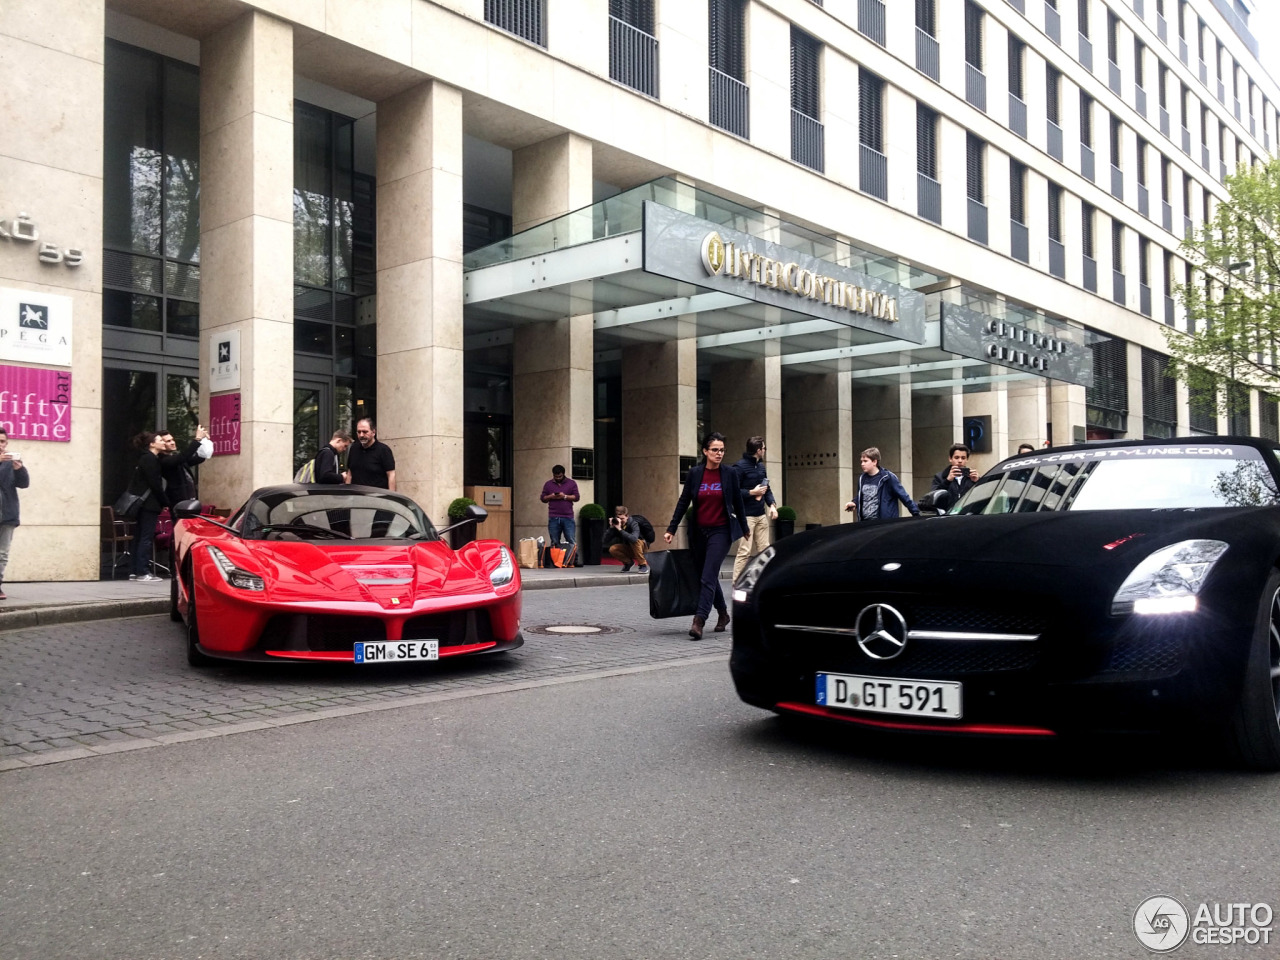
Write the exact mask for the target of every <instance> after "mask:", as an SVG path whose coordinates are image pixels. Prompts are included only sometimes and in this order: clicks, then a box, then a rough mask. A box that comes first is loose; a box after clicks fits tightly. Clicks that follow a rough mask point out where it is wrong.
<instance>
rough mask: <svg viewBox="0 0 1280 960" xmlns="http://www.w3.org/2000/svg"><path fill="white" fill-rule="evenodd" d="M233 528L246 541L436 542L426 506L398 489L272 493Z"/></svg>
mask: <svg viewBox="0 0 1280 960" xmlns="http://www.w3.org/2000/svg"><path fill="white" fill-rule="evenodd" d="M232 526H233V527H234V528H235V529H237V530H239V531H240V534H241V536H243V537H245V538H246V539H248V540H386V539H393V540H438V539H439V535H438V534H437V533H436V531H435V528H434V527H433V526H432V525H431V521H430V520H428V519H427V516H426V514H424V513H423V512H422V509H421V508H420V507H419V506H418V505H417V504H416V503H414V502H413V501H412V500H410V499H408V498H407V497H401V496H397V495H396V494H394V493H384V494H371V493H367V494H366V493H344V492H335V493H316V492H311V491H306V490H302V489H298V490H282V491H273V492H271V493H268V494H264V495H263V496H259V497H257V498H256V499H254V500H251V501H249V503H247V504H246V505H245V508H244V509H243V510H242V511H241V512H240V515H239V516H238V517H236V519H235V521H234V522H233V523H232Z"/></svg>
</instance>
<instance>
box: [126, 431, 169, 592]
mask: <svg viewBox="0 0 1280 960" xmlns="http://www.w3.org/2000/svg"><path fill="white" fill-rule="evenodd" d="M160 437H161V435H160V434H158V433H153V432H152V431H150V430H143V431H142V432H141V433H140V434H138V435H137V436H136V437H134V438H133V445H134V446H135V447H136V448H137V449H139V450H141V451H142V456H141V457H140V458H139V459H138V469H137V471H136V472H135V473H134V475H133V481H132V482H131V483H130V484H129V491H130V492H131V493H136V494H138V495H140V496H142V497H143V498H144V499H143V501H142V507H141V509H140V510H139V511H138V544H137V550H135V551H134V554H133V572H132V573H131V574H129V579H130V580H139V581H142V582H143V583H149V582H151V581H153V580H159V579H160V578H159V577H157V576H155V575H154V574H153V573H152V572H151V551H152V550H153V549H154V548H155V542H156V521H157V520H158V519H159V517H160V511H161V510H163V509H164V508H165V507H167V506H169V500H168V498H167V497H166V496H165V493H164V480H163V478H162V477H161V474H160V455H161V454H163V453H165V452H167V451H168V449H169V446H168V444H167V443H166V442H165V441H164V440H162V439H160Z"/></svg>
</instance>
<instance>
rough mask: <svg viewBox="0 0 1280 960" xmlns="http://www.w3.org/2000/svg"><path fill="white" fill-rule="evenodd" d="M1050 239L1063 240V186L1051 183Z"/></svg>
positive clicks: (1056, 241)
mask: <svg viewBox="0 0 1280 960" xmlns="http://www.w3.org/2000/svg"><path fill="white" fill-rule="evenodd" d="M1049 239H1050V240H1052V241H1054V243H1061V242H1062V187H1061V186H1060V185H1059V184H1056V183H1050V184H1049Z"/></svg>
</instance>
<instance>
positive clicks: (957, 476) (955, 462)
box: [933, 443, 978, 505]
mask: <svg viewBox="0 0 1280 960" xmlns="http://www.w3.org/2000/svg"><path fill="white" fill-rule="evenodd" d="M948 456H949V458H950V459H949V460H948V461H947V466H946V468H945V469H943V470H940V471H938V473H936V474H934V477H933V489H934V490H945V491H946V492H947V494H948V500H947V503H948V505H955V504H957V503H959V502H960V498H961V497H962V496H964V495H965V493H966V492H967V491H968V490H969V488H970V487H972V486H973V485H974V484H975V483H977V482H978V471H977V470H974V469H972V468H971V467H970V466H969V448H968V447H967V446H965V445H964V444H963V443H953V444H952V445H951V450H950V452H949V454H948Z"/></svg>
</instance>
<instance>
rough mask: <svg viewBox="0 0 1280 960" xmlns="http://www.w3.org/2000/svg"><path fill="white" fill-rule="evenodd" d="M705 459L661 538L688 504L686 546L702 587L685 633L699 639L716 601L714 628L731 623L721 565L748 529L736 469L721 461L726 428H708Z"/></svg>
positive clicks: (672, 532)
mask: <svg viewBox="0 0 1280 960" xmlns="http://www.w3.org/2000/svg"><path fill="white" fill-rule="evenodd" d="M702 455H703V462H702V463H700V464H698V465H697V466H696V467H694V468H693V469H692V470H690V471H689V477H688V479H687V480H685V483H684V490H682V491H681V493H680V500H679V502H678V503H677V504H676V509H675V512H674V513H673V514H672V515H671V523H669V524H668V525H667V532H666V533H664V534H663V535H662V539H663V540H665V541H666V542H667V543H670V542H671V539H672V537H673V536H674V535H675V532H676V529H677V528H678V527H679V526H680V521H681V520H682V519H683V518H684V514H685V511H686V510H688V509H689V504H691V503H692V504H693V516H692V517H690V518H689V546H690V547H691V548H692V550H693V559H694V563H695V564H696V566H697V567H698V569H700V570H701V571H702V578H701V582H702V592H701V593H700V594H699V595H698V612H697V613H695V614H694V615H693V624H692V626H690V627H689V636H690V637H692V638H693V639H694V640H701V639H702V628H703V627H704V626H705V625H706V622H707V617H708V616H710V614H711V608H712V607H713V606H714V607H715V608H716V612H717V613H719V615H720V616H719V618H718V619H717V620H716V626H715V629H716V630H717V631H721V630H724V628H725V627H727V626H728V625H729V608H728V605H727V604H725V602H724V592H723V591H722V590H721V589H720V565H721V564H722V563H723V562H724V558H725V556H726V555H727V554H728V553H729V544H731V543H732V542H733V541H734V540H737V539H738V538H739V537H741V536H743V535H744V534H745V533H746V515H747V509H746V504H744V503H743V501H742V487H741V486H740V485H739V483H738V472H737V470H736V469H735V468H734V467H732V466H729V465H728V464H725V463H724V434H722V433H709V434H707V437H706V439H705V440H703V441H702Z"/></svg>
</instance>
